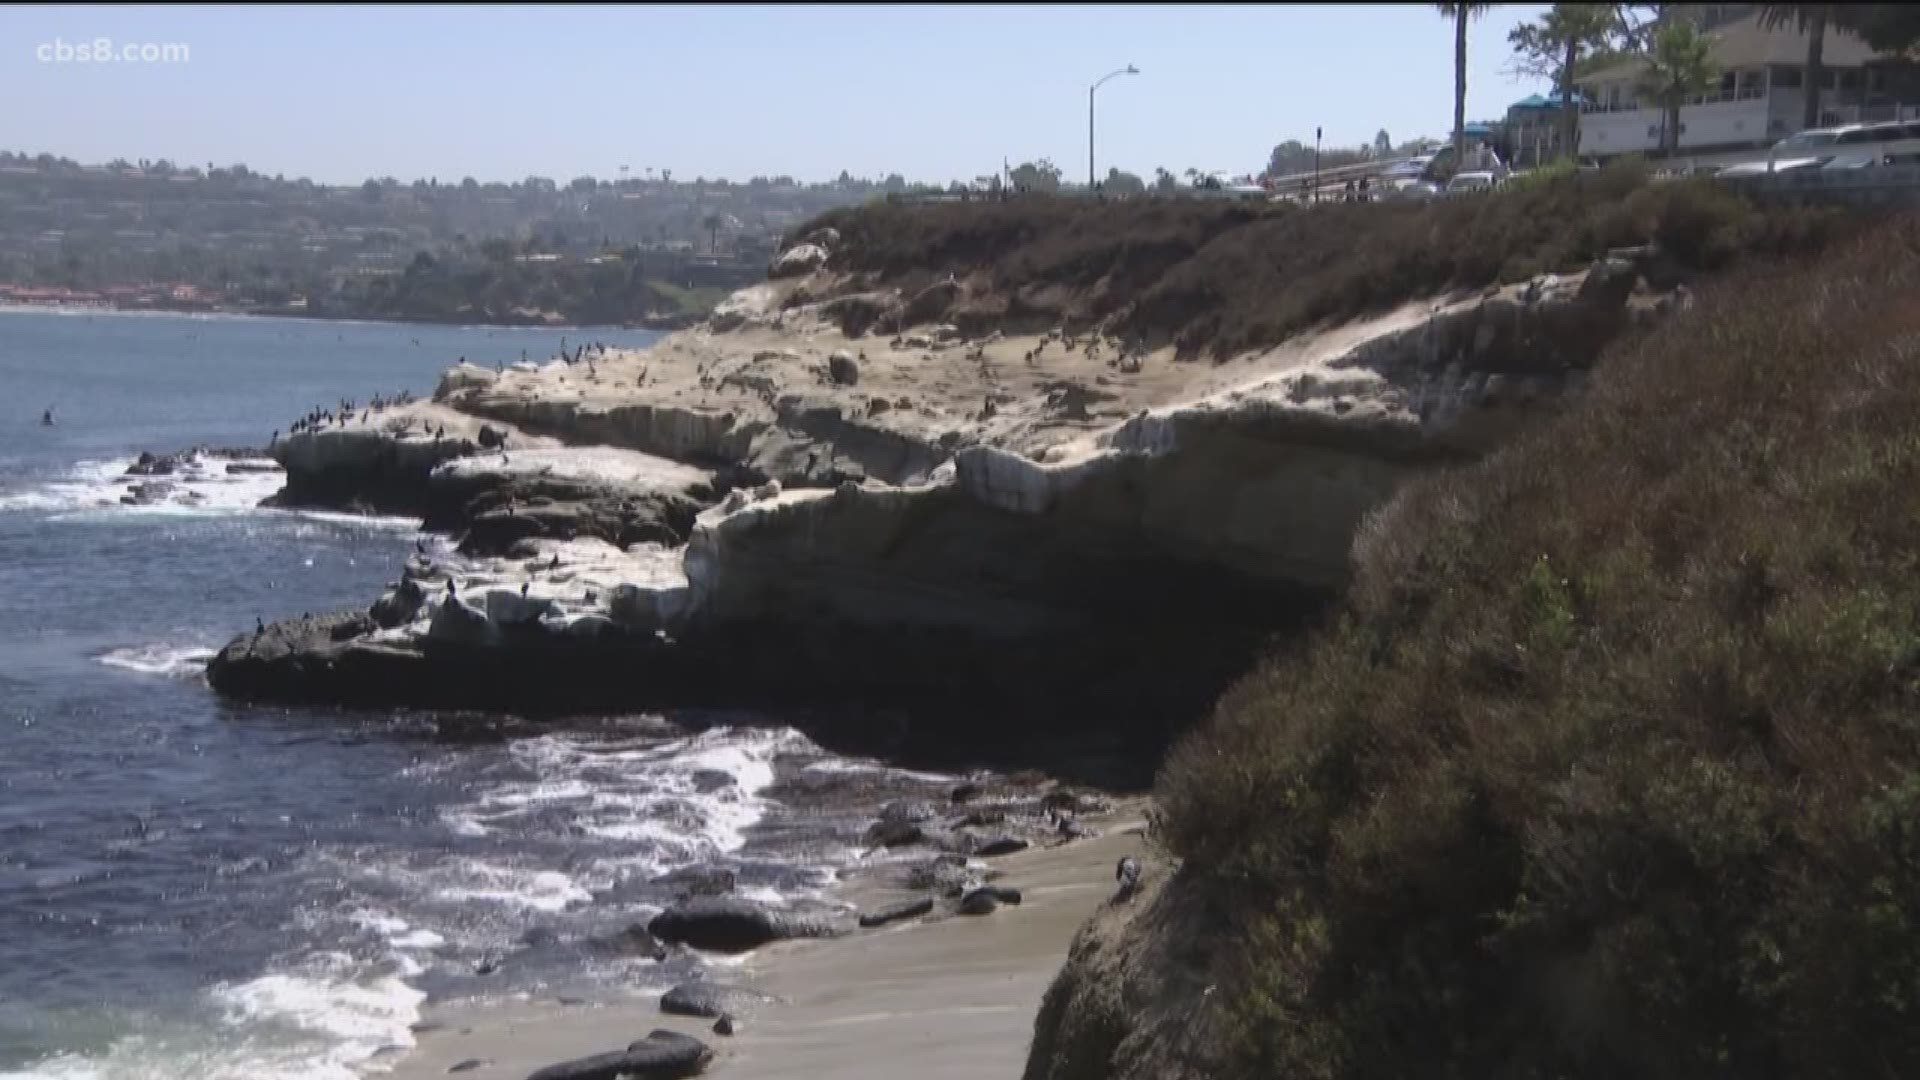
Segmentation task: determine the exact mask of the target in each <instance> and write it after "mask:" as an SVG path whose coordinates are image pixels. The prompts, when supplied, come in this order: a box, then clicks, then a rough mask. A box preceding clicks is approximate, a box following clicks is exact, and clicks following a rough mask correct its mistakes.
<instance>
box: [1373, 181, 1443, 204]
mask: <svg viewBox="0 0 1920 1080" xmlns="http://www.w3.org/2000/svg"><path fill="white" fill-rule="evenodd" d="M1439 196H1440V185H1439V184H1436V183H1434V182H1433V181H1431V180H1402V181H1400V182H1399V183H1397V184H1390V185H1388V184H1383V185H1381V190H1380V193H1379V195H1378V197H1379V198H1382V199H1405V200H1409V201H1412V202H1425V201H1426V200H1428V199H1434V198H1438V197H1439Z"/></svg>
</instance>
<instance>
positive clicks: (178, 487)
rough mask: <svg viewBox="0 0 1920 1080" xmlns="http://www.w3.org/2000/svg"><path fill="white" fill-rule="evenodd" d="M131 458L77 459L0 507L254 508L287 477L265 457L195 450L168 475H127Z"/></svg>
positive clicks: (189, 510) (183, 510)
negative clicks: (57, 474) (226, 455)
mask: <svg viewBox="0 0 1920 1080" xmlns="http://www.w3.org/2000/svg"><path fill="white" fill-rule="evenodd" d="M133 463H134V462H133V459H131V458H118V459H113V460H107V461H82V462H79V463H78V464H76V465H74V467H73V468H72V469H71V470H69V471H68V472H67V474H66V475H65V476H63V477H61V478H60V479H58V480H54V481H51V482H49V483H47V484H43V485H42V486H41V487H39V488H37V489H34V490H31V491H25V492H19V493H16V494H12V495H6V496H0V510H52V511H68V512H72V511H85V510H120V511H130V512H136V513H148V514H152V513H171V514H181V513H232V512H234V511H236V510H252V509H254V508H256V507H258V506H259V505H260V501H261V500H262V499H265V498H267V497H268V496H269V495H272V494H273V493H274V492H276V491H279V490H280V487H281V485H282V484H283V483H284V482H285V481H286V474H285V473H283V472H282V471H280V466H279V465H278V464H277V463H275V462H273V461H271V460H268V459H265V458H259V459H228V458H223V457H211V456H208V455H204V454H194V455H191V456H189V457H187V458H186V459H184V460H183V461H182V462H181V463H180V467H179V469H178V470H177V471H175V472H174V473H172V474H170V475H167V476H128V475H127V469H128V467H130V466H131V465H133ZM230 464H231V465H233V466H234V467H235V468H234V469H233V470H229V469H228V466H229V465H230ZM141 485H148V486H147V487H145V488H144V490H145V491H146V492H147V495H146V497H145V498H142V497H141V496H140V494H139V491H138V490H137V489H140V487H141Z"/></svg>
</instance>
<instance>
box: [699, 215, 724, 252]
mask: <svg viewBox="0 0 1920 1080" xmlns="http://www.w3.org/2000/svg"><path fill="white" fill-rule="evenodd" d="M721 221H722V219H721V217H720V215H719V214H708V215H707V216H706V217H703V218H701V219H700V225H701V227H702V228H704V229H706V230H707V250H708V251H710V252H714V253H718V252H719V250H720V224H721Z"/></svg>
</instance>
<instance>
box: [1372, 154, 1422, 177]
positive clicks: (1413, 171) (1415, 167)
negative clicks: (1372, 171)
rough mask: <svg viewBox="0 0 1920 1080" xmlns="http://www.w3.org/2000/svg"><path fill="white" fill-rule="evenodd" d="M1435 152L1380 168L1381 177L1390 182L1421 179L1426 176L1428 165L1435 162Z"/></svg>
mask: <svg viewBox="0 0 1920 1080" xmlns="http://www.w3.org/2000/svg"><path fill="white" fill-rule="evenodd" d="M1434 157H1435V155H1433V154H1422V155H1420V156H1419V157H1410V158H1408V159H1407V160H1405V161H1401V162H1396V163H1394V164H1392V165H1389V166H1387V167H1386V168H1384V169H1382V170H1380V179H1382V180H1385V181H1388V182H1389V183H1391V182H1394V181H1399V180H1419V179H1421V178H1423V177H1425V176H1426V174H1427V167H1428V166H1430V165H1432V164H1433V159H1434Z"/></svg>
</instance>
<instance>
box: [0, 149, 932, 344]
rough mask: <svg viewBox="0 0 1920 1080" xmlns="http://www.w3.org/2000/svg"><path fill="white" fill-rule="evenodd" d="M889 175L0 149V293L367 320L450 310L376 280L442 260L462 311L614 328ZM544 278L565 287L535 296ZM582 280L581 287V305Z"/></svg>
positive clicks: (735, 271)
mask: <svg viewBox="0 0 1920 1080" xmlns="http://www.w3.org/2000/svg"><path fill="white" fill-rule="evenodd" d="M893 179H894V181H895V182H894V183H892V184H890V185H889V184H873V183H869V182H865V181H856V180H851V179H848V180H846V181H845V182H840V183H831V184H798V183H795V182H794V181H792V180H791V179H790V178H786V177H777V178H766V177H760V178H755V179H753V180H751V181H749V182H747V183H739V184H736V183H729V182H727V181H725V180H705V179H699V180H694V181H691V182H688V181H673V180H670V179H668V178H665V177H663V178H661V179H658V180H655V179H651V178H649V179H633V180H623V181H619V182H614V181H607V180H596V179H593V178H591V177H580V178H577V179H575V180H572V181H571V182H566V183H558V182H555V181H553V180H548V179H543V178H540V177H529V178H527V179H526V180H523V181H520V182H518V183H513V184H503V183H484V184H483V183H479V182H477V181H475V180H473V179H470V178H469V179H464V180H461V181H458V182H454V183H440V182H438V181H437V180H422V181H416V182H414V183H411V184H401V183H399V182H397V181H395V180H392V179H384V180H368V181H366V182H365V183H363V184H360V185H356V186H328V185H323V184H315V183H313V182H312V181H309V180H304V179H295V180H289V179H285V178H282V177H271V176H265V175H262V174H260V173H256V172H253V171H251V170H249V169H247V168H246V167H245V166H242V165H236V166H232V167H230V168H215V167H213V166H212V165H210V164H209V165H208V166H207V167H206V168H204V169H203V168H200V167H197V166H196V167H190V168H187V167H178V166H175V165H172V164H170V163H167V162H164V161H162V162H141V163H128V162H124V161H118V162H113V163H111V164H108V165H92V166H83V165H80V164H78V163H76V162H73V161H68V160H65V159H60V158H55V157H53V156H51V155H47V154H41V155H39V156H37V157H29V156H27V155H24V154H14V153H4V152H0V285H14V286H21V287H28V288H62V289H69V290H80V291H83V292H99V291H100V290H105V289H107V288H109V287H113V286H131V285H139V284H148V283H165V284H167V285H170V286H184V287H191V288H192V289H193V290H195V291H196V292H197V293H202V294H205V295H207V296H209V297H212V298H213V299H214V300H215V301H216V302H218V303H221V304H222V305H223V306H239V307H247V306H252V305H265V306H269V307H272V306H277V305H284V304H287V303H288V302H289V301H294V300H305V301H307V303H308V304H309V305H310V307H311V309H312V310H313V311H315V312H316V313H317V312H322V311H342V312H350V313H355V314H364V313H368V312H367V311H365V310H362V309H368V308H374V309H380V310H388V311H392V312H394V313H395V315H397V316H399V317H416V316H417V317H422V318H434V317H440V316H442V315H445V314H447V310H446V305H445V304H443V303H442V302H441V300H439V299H434V298H432V297H429V296H428V295H426V292H427V291H428V290H423V288H422V286H423V285H424V284H425V283H423V282H419V281H415V282H400V281H398V280H395V281H393V282H391V283H389V284H387V285H381V284H379V282H380V281H381V280H382V279H398V278H400V277H401V276H402V275H403V274H404V273H405V272H406V270H407V268H408V267H409V266H411V265H413V263H414V261H415V259H416V258H417V257H418V256H419V255H420V254H421V253H425V254H426V255H427V257H428V258H429V259H430V260H432V261H433V263H434V264H435V265H437V266H445V267H449V268H452V267H462V268H464V272H466V273H468V274H469V275H470V279H469V280H468V282H467V286H468V287H469V288H468V291H469V292H473V293H475V295H471V296H468V297H466V298H464V299H463V300H462V301H460V303H463V304H466V305H467V306H470V307H486V306H488V304H490V303H493V302H495V301H497V302H499V303H501V304H504V305H506V306H507V307H528V306H530V307H536V308H544V309H548V310H563V311H576V312H582V313H584V312H587V311H592V312H594V313H595V314H594V315H593V317H594V318H612V317H614V316H615V315H618V316H619V317H620V318H622V319H625V318H627V317H637V316H639V315H642V314H645V313H647V312H648V311H656V310H667V311H675V312H678V311H688V310H700V309H701V307H702V306H703V305H706V304H707V303H708V302H709V300H710V297H711V296H712V295H713V294H714V293H715V291H716V290H724V289H727V288H732V287H737V286H739V285H742V284H745V283H747V282H749V281H752V280H754V279H756V278H758V277H759V276H760V274H761V273H762V271H763V270H764V269H765V267H766V264H767V259H768V257H769V256H770V255H771V254H772V252H773V250H774V248H775V247H776V245H777V243H778V238H779V237H780V236H781V235H782V234H783V233H785V232H787V231H789V230H791V229H792V228H793V227H794V226H796V225H797V224H798V223H799V222H801V221H803V220H804V219H806V218H807V217H809V216H812V215H815V214H818V213H820V212H822V211H824V210H827V209H829V208H832V207H836V206H845V205H849V204H852V203H856V202H859V201H861V200H864V199H866V198H869V197H870V196H872V195H874V194H876V193H879V192H882V191H885V190H896V189H897V190H905V189H907V185H905V184H904V182H903V181H899V180H898V178H897V177H896V178H893ZM489 241H498V242H505V243H506V244H508V245H509V246H510V247H511V248H512V250H513V252H514V254H515V255H521V254H532V255H536V256H541V257H551V258H552V259H554V260H555V261H558V262H561V263H570V264H578V267H577V269H576V271H570V272H566V273H534V272H529V273H527V274H524V275H521V276H522V277H525V278H527V279H528V284H527V286H526V288H525V289H524V290H521V289H517V287H516V286H515V284H514V283H513V282H512V281H506V282H504V283H503V281H502V278H503V275H500V274H497V273H492V272H491V268H492V267H493V266H494V265H496V264H497V263H498V261H499V260H498V258H497V256H495V255H492V254H489V250H488V248H489V244H488V242H489ZM608 254H615V255H618V256H619V258H620V259H621V260H622V261H623V262H624V263H625V265H624V266H623V267H622V268H621V274H622V276H623V278H624V279H625V280H626V281H628V282H633V281H644V282H648V283H650V284H649V285H648V289H649V290H650V292H649V293H648V294H647V295H646V296H641V295H640V294H638V293H636V292H634V291H633V289H631V288H626V287H625V286H624V285H623V288H624V289H625V296H624V298H623V299H621V300H619V301H618V302H615V301H612V300H610V299H609V297H610V295H611V290H610V288H609V287H608V285H607V281H606V280H605V279H606V277H607V273H609V272H604V271H599V270H595V269H590V268H589V260H593V259H595V258H600V257H604V256H606V255H608ZM482 271H488V273H487V275H486V276H487V279H488V280H487V281H486V282H480V281H478V280H475V279H472V278H471V275H477V274H479V273H480V272H482ZM508 276H510V275H508ZM535 278H538V279H540V281H539V282H535V281H534V280H533V279H535ZM542 282H543V283H544V284H545V285H548V286H552V287H554V288H556V289H558V290H559V292H558V293H557V294H549V295H545V296H541V295H536V294H537V293H540V292H541V291H542V287H541V283H542ZM575 286H578V287H580V288H585V289H588V290H590V291H589V292H585V293H580V294H578V295H576V294H575V293H574V292H572V291H570V290H572V289H573V288H574V287H575ZM440 291H441V292H442V293H444V292H446V290H444V289H442V290H440ZM478 291H485V292H487V293H488V294H489V296H490V297H491V299H486V298H482V297H480V296H478V295H477V292H478ZM443 299H444V297H443ZM454 306H455V307H458V306H459V304H455V305H454ZM578 317H585V316H584V315H582V316H578Z"/></svg>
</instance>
